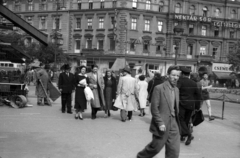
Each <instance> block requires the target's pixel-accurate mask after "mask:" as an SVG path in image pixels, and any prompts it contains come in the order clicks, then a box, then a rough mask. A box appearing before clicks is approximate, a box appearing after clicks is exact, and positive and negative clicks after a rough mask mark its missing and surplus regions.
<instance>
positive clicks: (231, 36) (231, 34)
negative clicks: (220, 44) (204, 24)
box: [229, 29, 235, 39]
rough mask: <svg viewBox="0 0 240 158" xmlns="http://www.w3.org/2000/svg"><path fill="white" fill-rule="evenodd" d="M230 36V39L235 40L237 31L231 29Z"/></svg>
mask: <svg viewBox="0 0 240 158" xmlns="http://www.w3.org/2000/svg"><path fill="white" fill-rule="evenodd" d="M229 35H230V38H231V39H233V38H234V36H235V31H234V30H233V29H231V30H230V33H229Z"/></svg>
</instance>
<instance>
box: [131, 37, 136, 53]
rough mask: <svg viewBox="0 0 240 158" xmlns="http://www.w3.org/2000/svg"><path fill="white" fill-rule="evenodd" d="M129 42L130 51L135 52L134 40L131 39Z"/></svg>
mask: <svg viewBox="0 0 240 158" xmlns="http://www.w3.org/2000/svg"><path fill="white" fill-rule="evenodd" d="M130 41H131V43H130V51H135V49H136V48H135V41H136V39H131V40H130Z"/></svg>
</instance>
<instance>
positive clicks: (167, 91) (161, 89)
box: [137, 66, 180, 158]
mask: <svg viewBox="0 0 240 158" xmlns="http://www.w3.org/2000/svg"><path fill="white" fill-rule="evenodd" d="M167 74H168V80H167V81H165V82H164V83H162V84H160V85H158V86H156V87H155V88H154V91H153V95H152V100H151V103H152V104H151V113H152V121H151V125H150V132H151V133H152V134H153V139H152V142H151V143H149V144H148V145H147V146H146V147H145V149H143V150H142V151H141V152H139V153H138V155H137V158H152V157H154V156H155V155H157V154H158V153H159V152H160V151H161V149H162V148H163V146H164V145H165V146H166V152H165V157H166V158H178V157H179V151H180V135H179V131H180V129H179V128H180V125H179V119H178V113H179V107H178V103H179V90H178V88H177V87H176V85H177V81H178V79H179V71H178V67H177V66H170V67H169V68H168V71H167Z"/></svg>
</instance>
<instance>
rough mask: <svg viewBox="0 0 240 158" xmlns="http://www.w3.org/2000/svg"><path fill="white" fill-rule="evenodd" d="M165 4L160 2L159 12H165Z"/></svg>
mask: <svg viewBox="0 0 240 158" xmlns="http://www.w3.org/2000/svg"><path fill="white" fill-rule="evenodd" d="M163 7H164V3H163V2H159V12H163Z"/></svg>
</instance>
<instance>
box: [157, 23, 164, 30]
mask: <svg viewBox="0 0 240 158" xmlns="http://www.w3.org/2000/svg"><path fill="white" fill-rule="evenodd" d="M162 31H163V22H162V21H158V32H162Z"/></svg>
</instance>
